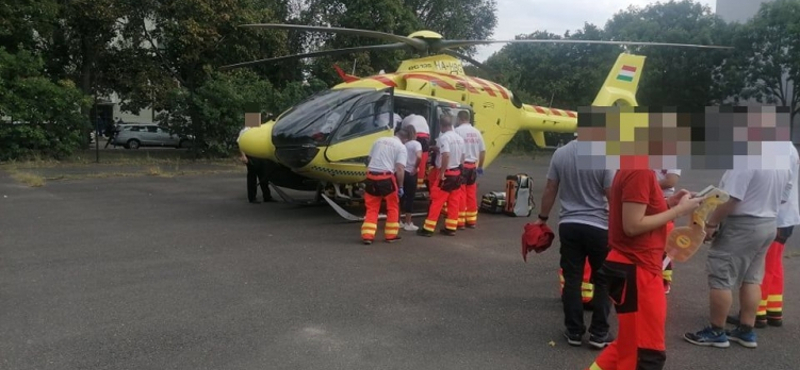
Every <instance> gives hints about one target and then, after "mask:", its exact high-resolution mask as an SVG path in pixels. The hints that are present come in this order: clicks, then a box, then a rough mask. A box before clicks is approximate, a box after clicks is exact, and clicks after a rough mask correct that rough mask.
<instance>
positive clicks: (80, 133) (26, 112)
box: [0, 47, 90, 160]
mask: <svg viewBox="0 0 800 370" xmlns="http://www.w3.org/2000/svg"><path fill="white" fill-rule="evenodd" d="M42 69H43V62H42V60H41V58H39V57H37V56H36V55H34V54H32V53H30V52H28V51H25V50H21V51H18V52H16V53H14V54H11V53H9V52H7V51H6V50H5V49H4V48H2V47H0V117H6V118H7V121H6V122H0V160H9V159H15V158H24V157H32V156H38V155H41V156H46V157H55V158H62V157H65V156H68V155H69V154H71V153H72V152H73V151H74V150H75V149H77V148H79V147H80V146H81V145H82V144H85V143H86V140H87V137H88V136H87V135H86V134H87V133H88V130H89V122H88V120H87V119H86V117H85V116H84V115H82V114H81V111H82V110H83V109H86V108H88V107H89V104H90V100H89V99H88V98H87V97H86V96H85V95H83V94H82V93H81V91H80V90H79V89H78V88H77V87H76V86H75V84H74V83H73V82H72V81H70V80H60V81H57V82H53V81H51V80H50V79H49V78H48V77H47V76H44V75H42V72H41V71H42Z"/></svg>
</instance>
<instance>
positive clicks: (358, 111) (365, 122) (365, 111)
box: [331, 95, 394, 144]
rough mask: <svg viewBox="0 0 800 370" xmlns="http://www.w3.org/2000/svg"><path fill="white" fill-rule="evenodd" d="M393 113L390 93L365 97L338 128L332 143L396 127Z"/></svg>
mask: <svg viewBox="0 0 800 370" xmlns="http://www.w3.org/2000/svg"><path fill="white" fill-rule="evenodd" d="M375 98H378V99H375ZM392 114H393V113H392V101H391V99H390V97H389V95H382V96H378V97H376V96H370V97H365V98H363V99H362V100H361V101H359V104H358V105H356V106H355V107H354V108H353V110H352V113H351V114H350V115H349V116H348V119H347V120H346V121H345V122H344V123H343V124H342V125H341V127H339V129H337V130H336V133H335V134H334V137H333V140H332V141H331V144H334V143H337V142H340V141H344V140H349V139H352V138H354V137H359V136H364V135H368V134H371V133H374V132H378V131H383V130H391V129H392V128H393V127H394V121H393V119H392Z"/></svg>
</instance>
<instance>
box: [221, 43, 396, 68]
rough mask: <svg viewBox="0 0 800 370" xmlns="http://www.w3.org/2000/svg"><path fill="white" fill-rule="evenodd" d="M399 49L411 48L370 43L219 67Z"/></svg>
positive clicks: (235, 66)
mask: <svg viewBox="0 0 800 370" xmlns="http://www.w3.org/2000/svg"><path fill="white" fill-rule="evenodd" d="M399 49H406V50H409V49H411V47H409V46H408V45H407V44H404V43H402V42H398V43H394V44H385V45H370V46H360V47H357V48H346V49H334V50H321V51H315V52H311V53H304V54H294V55H286V56H282V57H275V58H266V59H259V60H253V61H250V62H243V63H236V64H230V65H226V66H222V67H220V68H219V70H221V71H227V70H231V69H235V68H242V67H248V66H252V65H256V64H262V63H270V62H280V61H285V60H292V59H303V58H315V57H322V56H330V55H343V54H350V53H355V52H359V51H370V50H399Z"/></svg>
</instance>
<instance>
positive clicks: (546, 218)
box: [539, 215, 550, 221]
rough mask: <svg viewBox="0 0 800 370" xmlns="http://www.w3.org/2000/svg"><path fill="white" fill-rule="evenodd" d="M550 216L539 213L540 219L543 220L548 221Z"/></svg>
mask: <svg viewBox="0 0 800 370" xmlns="http://www.w3.org/2000/svg"><path fill="white" fill-rule="evenodd" d="M549 218H550V217H547V216H542V215H539V219H540V220H542V221H547V220H548V219H549Z"/></svg>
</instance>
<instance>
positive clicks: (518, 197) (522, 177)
mask: <svg viewBox="0 0 800 370" xmlns="http://www.w3.org/2000/svg"><path fill="white" fill-rule="evenodd" d="M532 188H533V179H531V178H530V177H528V175H527V174H524V173H518V174H516V175H510V176H508V177H506V206H505V209H504V210H503V213H505V214H506V215H508V216H511V217H530V215H531V212H533V207H534V201H533V189H532Z"/></svg>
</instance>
